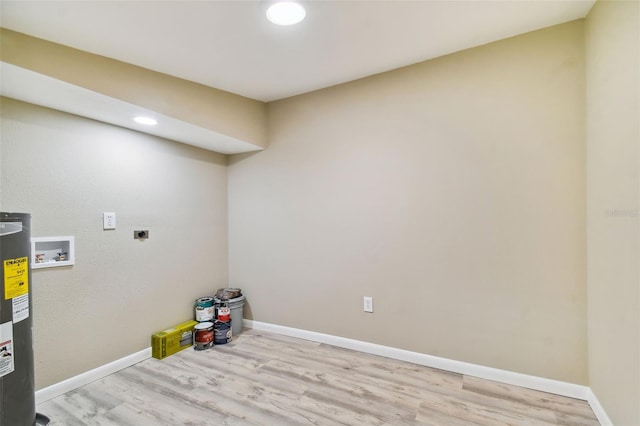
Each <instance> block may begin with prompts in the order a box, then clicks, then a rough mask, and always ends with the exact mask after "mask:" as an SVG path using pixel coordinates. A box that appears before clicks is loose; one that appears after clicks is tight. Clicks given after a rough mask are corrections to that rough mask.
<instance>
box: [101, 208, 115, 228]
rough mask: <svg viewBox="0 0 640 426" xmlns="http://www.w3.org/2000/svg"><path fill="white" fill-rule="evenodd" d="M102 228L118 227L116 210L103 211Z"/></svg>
mask: <svg viewBox="0 0 640 426" xmlns="http://www.w3.org/2000/svg"><path fill="white" fill-rule="evenodd" d="M102 229H116V214H115V213H114V212H105V213H102Z"/></svg>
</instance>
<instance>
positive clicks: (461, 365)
mask: <svg viewBox="0 0 640 426" xmlns="http://www.w3.org/2000/svg"><path fill="white" fill-rule="evenodd" d="M243 325H244V326H245V327H247V328H253V329H255V330H262V331H270V332H272V333H277V334H282V335H286V336H291V337H297V338H300V339H305V340H311V341H314V342H319V343H326V344H328V345H333V346H339V347H341V348H346V349H353V350H356V351H360V352H365V353H368V354H372V355H380V356H384V357H387V358H392V359H397V360H400V361H407V362H411V363H414V364H418V365H424V366H426V367H432V368H438V369H440V370H447V371H451V372H454V373H459V374H466V375H469V376H474V377H479V378H482V379H487V380H493V381H496V382H501V383H506V384H510V385H515V386H521V387H524V388H528V389H535V390H539V391H543V392H549V393H553V394H556V395H562V396H568V397H571V398H577V399H582V400H585V401H589V402H590V397H593V398H594V399H595V395H593V392H591V389H590V388H589V387H587V386H582V385H576V384H573V383H567V382H562V381H558V380H552V379H545V378H543V377H537V376H530V375H527V374H521V373H515V372H513V371H507V370H500V369H497V368H492V367H485V366H482V365H477V364H470V363H467V362H462V361H455V360H451V359H447V358H441V357H437V356H433V355H426V354H422V353H418V352H411V351H407V350H404V349H397V348H392V347H389V346H383V345H378V344H375V343H369V342H363V341H360V340H354V339H347V338H344V337H337V336H332V335H329V334H322V333H316V332H314V331H308V330H301V329H298V328H291V327H285V326H281V325H275V324H269V323H265V322H259V321H253V320H247V319H245V320H244V321H243ZM596 401H597V399H596ZM600 409H602V407H600ZM594 412H595V409H594ZM602 413H604V410H602ZM605 416H606V415H605ZM598 418H600V417H598ZM603 424H605V423H603Z"/></svg>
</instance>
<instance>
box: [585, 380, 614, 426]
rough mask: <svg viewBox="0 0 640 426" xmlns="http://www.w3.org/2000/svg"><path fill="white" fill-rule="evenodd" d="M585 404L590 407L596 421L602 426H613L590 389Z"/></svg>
mask: <svg viewBox="0 0 640 426" xmlns="http://www.w3.org/2000/svg"><path fill="white" fill-rule="evenodd" d="M587 402H588V403H589V405H590V406H591V409H592V410H593V413H594V414H595V415H596V417H597V418H598V421H599V422H600V424H601V425H602V426H613V422H612V421H611V419H610V418H609V416H607V413H606V412H605V411H604V408H603V407H602V405H601V404H600V401H598V398H596V394H594V393H593V390H591V389H589V396H588V397H587Z"/></svg>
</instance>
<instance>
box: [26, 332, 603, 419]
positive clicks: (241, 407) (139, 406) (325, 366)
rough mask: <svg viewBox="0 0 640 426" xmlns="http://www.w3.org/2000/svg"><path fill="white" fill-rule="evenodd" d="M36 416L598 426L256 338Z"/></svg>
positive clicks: (397, 365)
mask: <svg viewBox="0 0 640 426" xmlns="http://www.w3.org/2000/svg"><path fill="white" fill-rule="evenodd" d="M37 409H38V412H40V413H43V414H45V415H47V416H49V417H50V418H51V420H52V421H51V423H50V424H51V425H52V426H56V425H59V426H74V425H78V426H85V425H106V426H126V425H131V426H147V425H149V426H156V425H171V426H177V425H229V426H233V425H274V426H280V425H367V426H370V425H416V426H424V425H432V426H435V425H443V426H444V425H446V426H457V425H566V426H573V425H575V426H578V425H579V426H590V425H598V424H599V423H598V421H597V420H596V418H595V416H594V414H593V412H592V410H591V408H590V407H589V405H588V404H587V403H586V402H585V401H581V400H577V399H572V398H566V397H561V396H557V395H553V394H548V393H544V392H539V391H533V390H529V389H524V388H519V387H516V386H510V385H504V384H501V383H497V382H491V381H487V380H482V379H478V378H474V377H469V376H464V375H461V374H456V373H450V372H446V371H442V370H436V369H433V368H428V367H422V366H419V365H415V364H410V363H406V362H402V361H396V360H392V359H387V358H382V357H378V356H374V355H369V354H363V353H360V352H355V351H351V350H348V349H342V348H337V347H333V346H329V345H325V344H320V343H315V342H310V341H306V340H300V339H295V338H290V337H286V336H281V335H277V334H271V333H266V332H261V331H256V330H245V331H244V332H243V333H242V334H241V335H240V336H238V337H236V338H235V339H234V341H233V342H231V343H229V344H227V345H219V346H215V347H214V348H212V349H208V350H205V351H194V350H191V349H186V350H184V351H182V352H179V353H178V354H176V355H173V356H171V357H169V358H166V359H164V360H161V361H160V360H156V359H148V360H145V361H143V362H140V363H138V364H136V365H134V366H132V367H129V368H127V369H124V370H122V371H119V372H117V373H115V374H112V375H110V376H107V377H105V378H103V379H101V380H98V381H95V382H93V383H90V384H88V385H86V386H83V387H82V388H79V389H76V390H74V391H71V392H68V393H66V394H64V395H61V396H59V397H56V398H54V399H51V400H49V401H47V402H44V403H42V404H40V405H39V406H38V407H37Z"/></svg>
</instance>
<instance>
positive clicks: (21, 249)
mask: <svg viewBox="0 0 640 426" xmlns="http://www.w3.org/2000/svg"><path fill="white" fill-rule="evenodd" d="M30 227H31V215H29V214H26V213H3V212H0V262H1V265H2V274H0V275H1V277H2V288H1V289H0V426H23V425H24V426H33V425H35V424H38V423H39V422H38V423H37V422H36V411H35V390H34V375H33V337H32V331H31V329H32V324H33V315H32V309H33V308H32V306H33V305H32V301H31V284H32V283H31V268H30V263H31V255H30V250H31V245H30V234H31V231H30Z"/></svg>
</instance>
